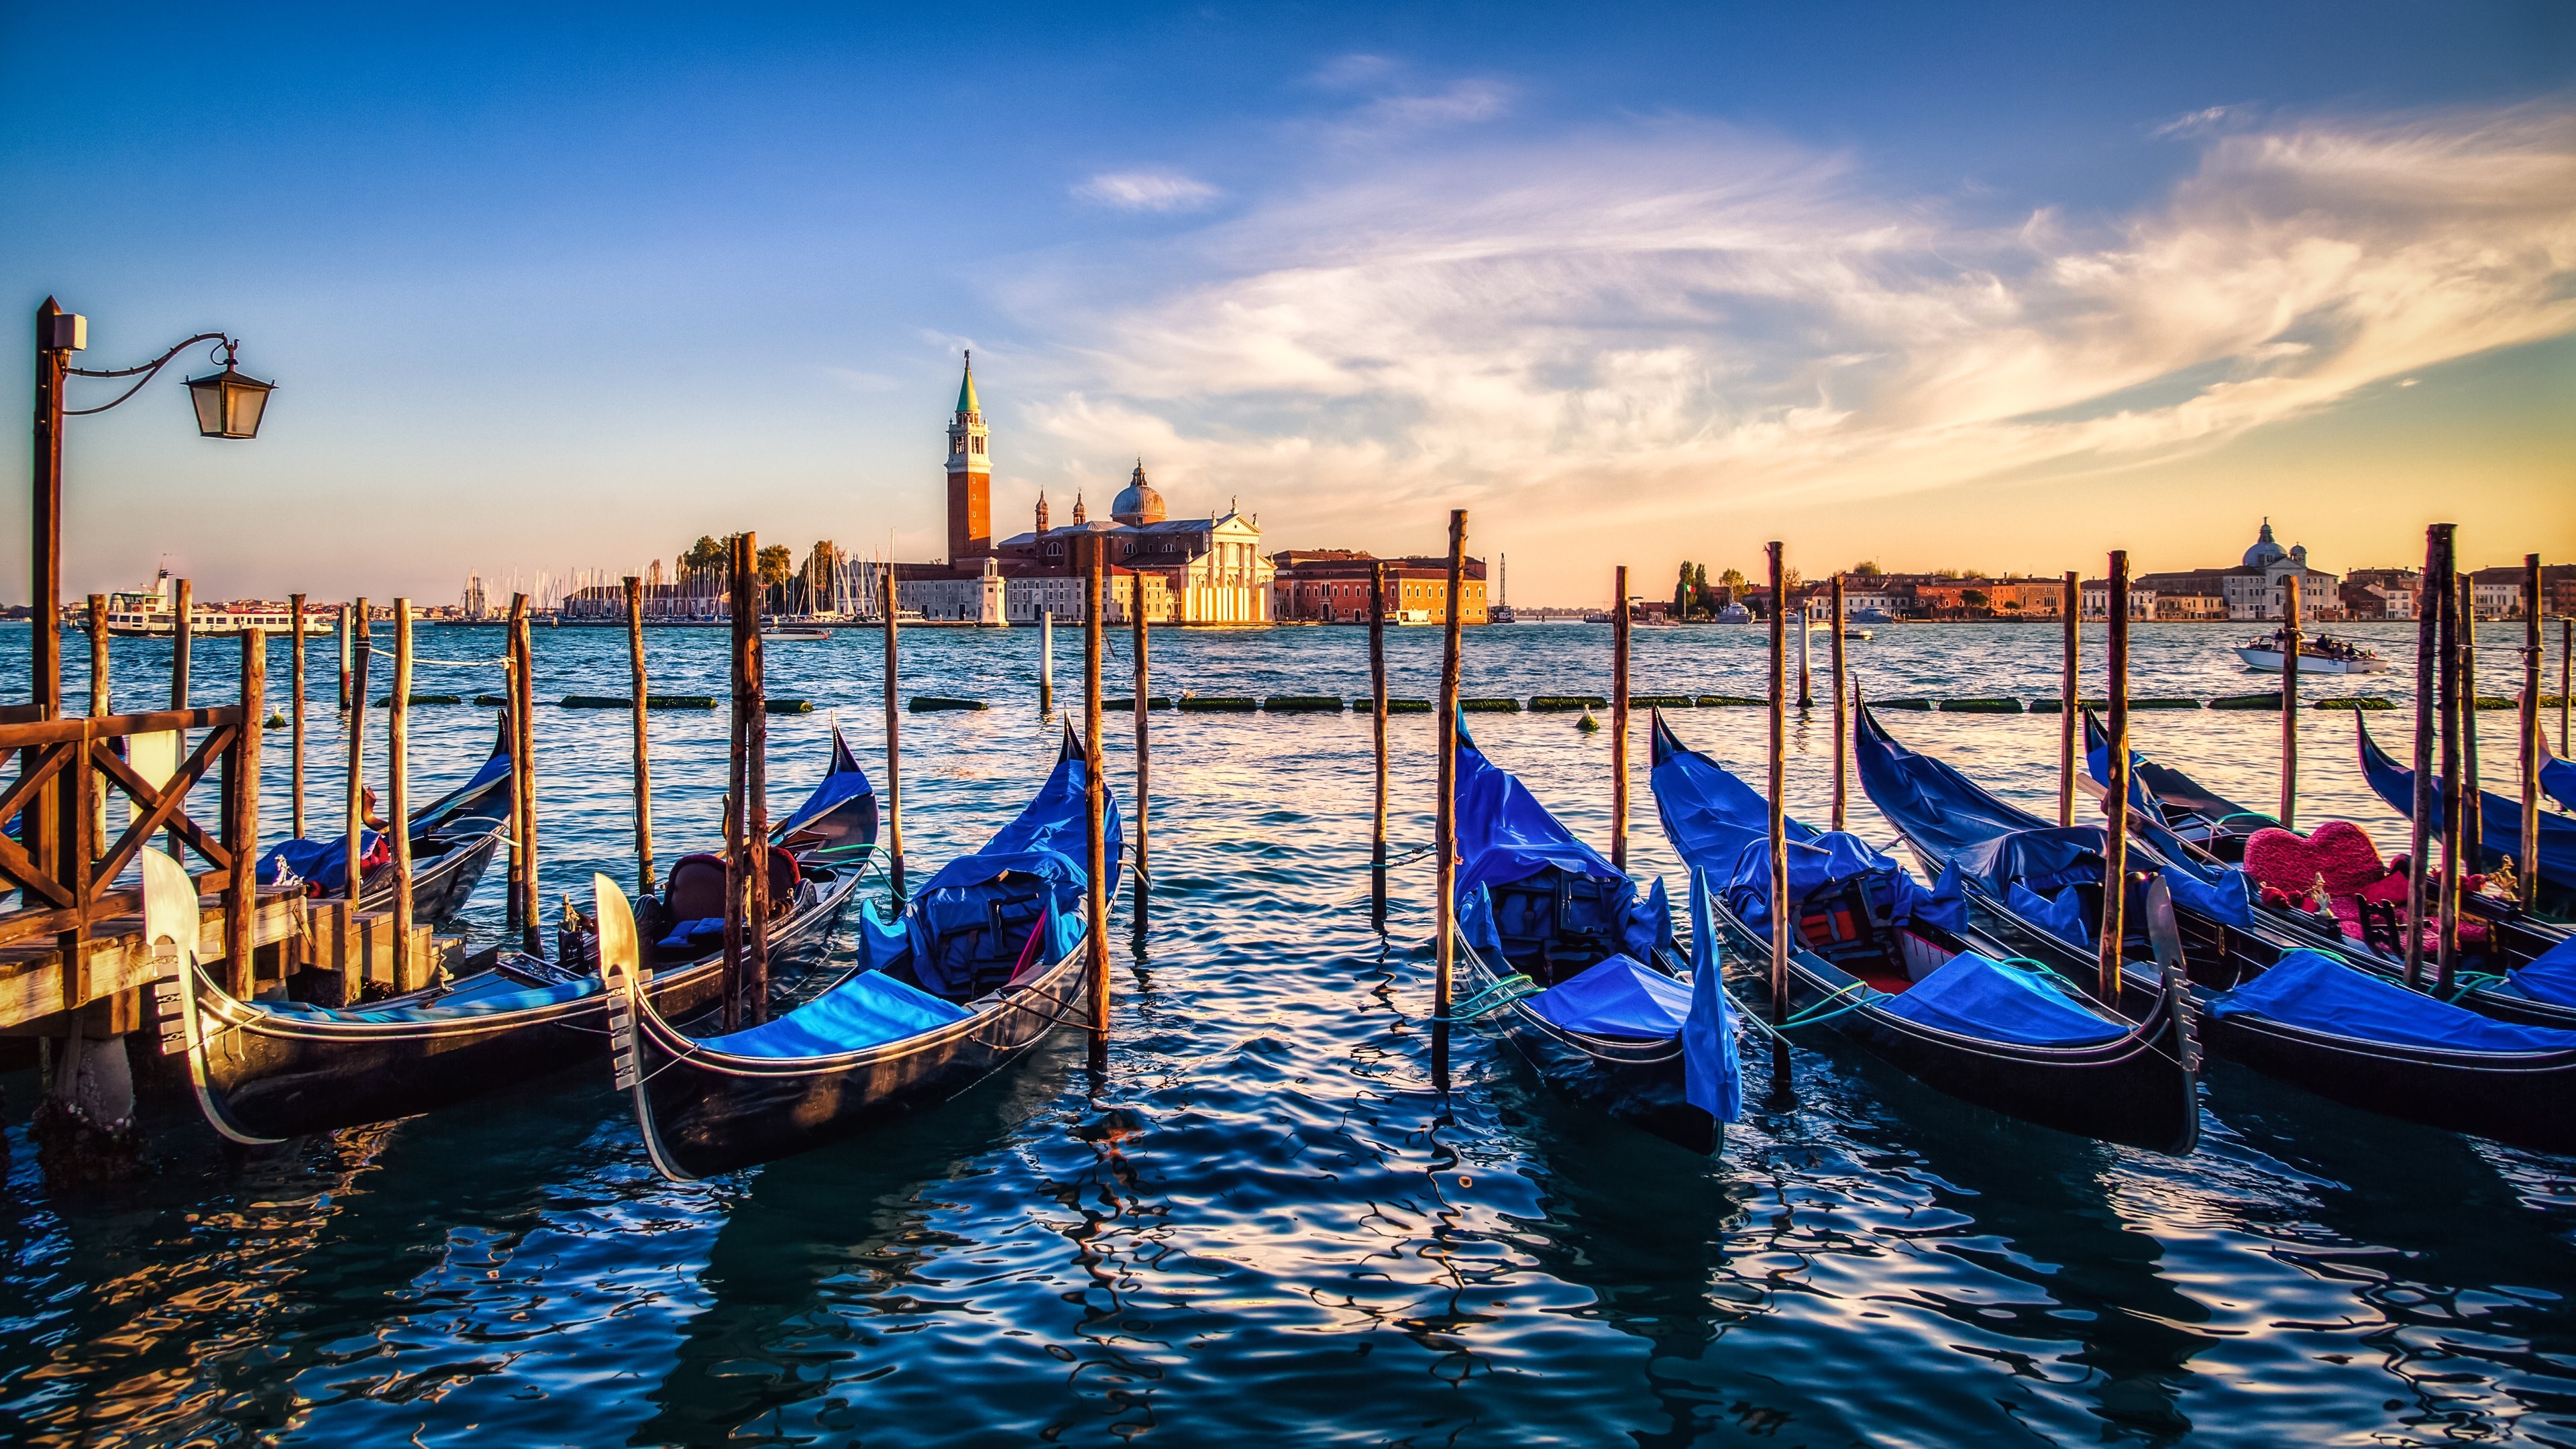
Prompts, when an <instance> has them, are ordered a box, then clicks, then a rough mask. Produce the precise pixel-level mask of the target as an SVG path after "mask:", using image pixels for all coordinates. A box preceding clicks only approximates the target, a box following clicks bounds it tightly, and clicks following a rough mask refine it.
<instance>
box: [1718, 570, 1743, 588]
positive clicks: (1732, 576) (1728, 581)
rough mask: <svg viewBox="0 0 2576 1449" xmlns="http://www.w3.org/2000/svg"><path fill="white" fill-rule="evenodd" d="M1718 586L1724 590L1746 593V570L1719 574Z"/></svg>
mask: <svg viewBox="0 0 2576 1449" xmlns="http://www.w3.org/2000/svg"><path fill="white" fill-rule="evenodd" d="M1717 586H1718V587H1719V588H1722V589H1730V590H1733V591H1734V592H1736V593H1739V594H1740V593H1742V592H1744V570H1742V569H1728V570H1727V571H1726V572H1724V573H1722V574H1719V575H1718V576H1717Z"/></svg>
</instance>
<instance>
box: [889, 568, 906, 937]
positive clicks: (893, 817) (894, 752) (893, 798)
mask: <svg viewBox="0 0 2576 1449" xmlns="http://www.w3.org/2000/svg"><path fill="white" fill-rule="evenodd" d="M894 600H895V592H894V565H893V564H892V563H888V564H887V565H886V566H885V654H886V658H885V730H886V766H885V801H886V864H887V865H888V866H889V867H891V879H892V880H893V882H894V903H895V904H896V905H897V906H901V905H902V904H903V716H902V715H901V714H900V713H898V712H897V710H896V706H895V657H894V633H895V618H894Z"/></svg>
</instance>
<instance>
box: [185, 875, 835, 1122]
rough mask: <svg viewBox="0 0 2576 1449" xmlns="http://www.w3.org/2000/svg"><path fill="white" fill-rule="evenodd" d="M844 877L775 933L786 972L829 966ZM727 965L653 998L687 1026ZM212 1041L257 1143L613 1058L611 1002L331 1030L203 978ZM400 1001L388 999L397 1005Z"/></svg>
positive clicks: (708, 1002)
mask: <svg viewBox="0 0 2576 1449" xmlns="http://www.w3.org/2000/svg"><path fill="white" fill-rule="evenodd" d="M857 884H858V882H857V873H856V872H855V871H847V872H843V873H842V874H841V875H840V877H839V878H838V879H837V880H836V881H835V882H834V889H833V890H832V891H830V892H829V893H826V894H824V895H823V896H821V897H820V898H819V899H818V900H816V901H815V902H814V903H813V904H812V905H809V906H806V907H804V908H802V909H800V910H797V911H795V912H793V913H791V914H790V915H788V916H786V917H785V918H783V919H781V920H780V921H779V922H778V923H777V924H776V925H775V926H773V927H772V928H771V935H770V948H769V949H770V959H771V961H772V963H773V966H772V969H773V971H776V972H778V973H779V974H781V975H786V974H792V973H793V972H794V971H797V970H801V969H806V968H810V967H811V966H813V965H814V964H816V963H818V962H820V961H821V959H822V958H823V955H824V952H825V950H826V948H827V947H828V945H829V943H830V940H831V933H832V927H833V925H834V924H835V923H836V922H838V921H839V919H840V916H841V912H842V910H843V908H844V907H846V906H847V905H848V903H849V898H850V896H851V895H852V894H853V893H855V891H856V889H857ZM723 975H724V970H723V962H722V960H721V958H715V959H708V960H702V961H698V962H693V963H690V964H688V965H686V966H681V967H676V968H673V969H671V970H669V971H667V972H665V973H663V974H662V976H661V978H660V979H659V980H658V981H657V982H656V983H655V992H656V996H657V999H658V1000H660V1001H661V1002H662V1003H663V1008H664V1010H665V1011H667V1012H668V1013H669V1014H671V1015H672V1016H674V1017H677V1018H680V1019H687V1018H690V1017H694V1016H697V1015H699V1014H702V1013H703V1012H705V1011H706V1010H708V1009H709V1008H710V1007H712V1006H714V1005H715V1004H716V1002H717V993H718V991H719V989H720V987H721V985H722V981H723ZM199 1001H200V1007H199V1009H200V1011H201V1012H202V1013H203V1014H204V1019H205V1023H206V1035H207V1041H206V1045H205V1050H204V1075H205V1082H204V1089H205V1091H206V1092H207V1094H208V1107H209V1110H210V1112H214V1113H219V1114H220V1115H219V1117H218V1121H219V1122H220V1123H221V1124H223V1125H226V1126H228V1127H230V1128H231V1129H233V1130H235V1131H237V1132H239V1133H241V1134H244V1135H246V1136H251V1137H264V1138H283V1137H295V1136H301V1135H303V1134H305V1133H309V1132H322V1131H329V1130H331V1129H334V1128H339V1127H355V1126H360V1125H363V1124H365V1123H369V1122H383V1121H390V1120H392V1119H394V1118H398V1117H409V1116H413V1115H415V1114H418V1113H421V1112H428V1111H434V1110H436V1109H438V1108H441V1107H446V1106H452V1105H454V1104H456V1103H459V1102H463V1101H467V1100H470V1099H472V1098H474V1097H478V1096H481V1095H483V1094H484V1093H487V1092H490V1091H493V1090H496V1089H498V1088H501V1087H505V1086H510V1085H514V1084H516V1083H520V1082H525V1081H529V1080H531V1079H534V1078H536V1077H540V1076H545V1075H547V1074H549V1073H553V1072H557V1071H560V1070H562V1069H564V1068H566V1067H569V1066H574V1065H577V1064H580V1063H584V1062H595V1061H597V1060H598V1059H600V1058H601V1057H603V1056H605V1055H606V1054H607V1049H608V1028H607V1019H606V1015H607V1012H606V1002H607V998H606V996H605V994H603V993H594V994H592V995H589V996H584V997H579V998H575V999H573V1000H571V1001H567V1002H563V1003H559V1004H555V1005H551V1006H548V1007H546V1008H544V1009H541V1010H535V1011H528V1012H514V1013H507V1014H501V1015H496V1016H494V1017H492V1018H489V1019H477V1018H471V1017H468V1018H462V1019H455V1020H442V1021H432V1022H390V1023H382V1024H378V1023H359V1024H348V1023H339V1022H333V1023H328V1024H323V1023H317V1022H313V1021H307V1020H303V1019H299V1018H296V1017H292V1016H287V1015H283V1014H277V1013H270V1012H263V1011H260V1010H259V1009H257V1008H256V1007H251V1006H246V1005H244V1004H243V1003H241V1002H238V1001H234V1000H232V999H230V998H229V997H226V996H224V995H222V993H221V992H220V991H218V990H217V989H216V988H215V987H214V986H213V985H212V983H209V982H205V981H203V979H202V977H201V978H200V986H199ZM400 1004H401V1002H400V999H399V998H397V999H396V1000H394V1001H390V1002H385V1003H380V1005H381V1006H384V1007H388V1008H391V1007H398V1006H399V1005H400Z"/></svg>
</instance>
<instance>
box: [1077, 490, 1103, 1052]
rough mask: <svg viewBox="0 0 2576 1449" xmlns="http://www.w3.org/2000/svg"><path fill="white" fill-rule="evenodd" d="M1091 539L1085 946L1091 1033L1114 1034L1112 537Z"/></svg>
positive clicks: (1098, 1036) (1085, 694)
mask: <svg viewBox="0 0 2576 1449" xmlns="http://www.w3.org/2000/svg"><path fill="white" fill-rule="evenodd" d="M1084 542H1085V543H1087V544H1088V545H1089V548H1088V550H1087V553H1088V558H1087V559H1086V560H1085V563H1084V568H1085V570H1086V571H1085V573H1084V576H1083V589H1082V594H1083V598H1082V801H1083V815H1084V829H1085V834H1086V835H1087V836H1088V837H1089V842H1090V851H1091V853H1090V854H1089V856H1087V857H1086V858H1085V859H1086V861H1087V865H1086V869H1087V871H1088V872H1089V874H1090V876H1091V888H1090V890H1089V891H1088V892H1087V893H1086V894H1087V896H1088V904H1089V906H1090V913H1089V920H1090V923H1091V929H1090V931H1089V932H1088V934H1087V938H1086V939H1085V940H1084V942H1083V952H1084V954H1085V955H1086V956H1088V957H1089V958H1090V962H1091V1039H1092V1040H1093V1041H1094V1042H1106V1041H1107V1040H1108V1039H1109V782H1108V781H1106V780H1104V779H1102V778H1101V774H1102V766H1103V765H1104V764H1105V763H1106V758H1105V757H1106V755H1107V751H1105V750H1103V749H1101V747H1100V637H1101V632H1102V631H1103V630H1104V629H1106V628H1107V627H1108V621H1107V619H1106V617H1105V616H1106V615H1107V614H1108V612H1109V568H1108V559H1107V557H1106V555H1107V554H1108V552H1109V547H1108V543H1107V541H1106V540H1104V539H1102V538H1101V537H1100V536H1099V535H1098V534H1094V535H1092V536H1091V537H1090V538H1088V539H1086V540H1084Z"/></svg>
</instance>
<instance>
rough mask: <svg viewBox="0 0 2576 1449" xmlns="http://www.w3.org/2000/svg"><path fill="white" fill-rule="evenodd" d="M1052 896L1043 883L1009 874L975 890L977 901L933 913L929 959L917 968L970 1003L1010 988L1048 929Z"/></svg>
mask: <svg viewBox="0 0 2576 1449" xmlns="http://www.w3.org/2000/svg"><path fill="white" fill-rule="evenodd" d="M1049 890H1050V886H1049V884H1048V883H1047V882H1046V881H1044V880H1041V879H1039V878H1037V877H1034V876H1022V875H1017V874H1005V875H1003V876H1001V877H999V878H997V879H995V880H993V881H991V882H989V883H987V884H986V885H984V886H982V887H980V888H977V889H975V890H974V891H973V899H970V900H964V901H942V902H938V903H936V904H935V905H933V906H931V907H929V908H928V909H927V911H926V914H928V915H929V916H930V917H931V919H932V923H933V924H932V928H931V930H930V931H929V933H928V934H929V936H930V942H929V951H928V959H927V960H926V961H924V962H920V963H917V965H916V970H917V972H918V974H919V975H920V976H921V977H922V979H923V981H924V983H925V984H927V985H930V986H932V988H933V989H934V990H936V991H938V992H939V993H940V994H941V995H944V996H949V997H953V998H957V999H962V1000H967V1001H972V1000H974V999H975V998H976V997H979V996H982V995H984V994H986V993H987V992H991V991H997V990H1000V989H1001V988H1002V987H1003V986H1005V985H1007V984H1008V983H1009V981H1010V979H1011V977H1012V975H1013V974H1014V973H1015V972H1016V971H1017V970H1018V969H1019V968H1020V966H1021V965H1022V963H1023V962H1024V961H1025V960H1027V958H1028V949H1029V943H1030V938H1031V937H1032V936H1033V935H1035V934H1036V933H1037V932H1038V930H1039V929H1040V928H1041V927H1042V926H1043V925H1044V924H1045V920H1046V907H1047V896H1048V892H1049Z"/></svg>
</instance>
